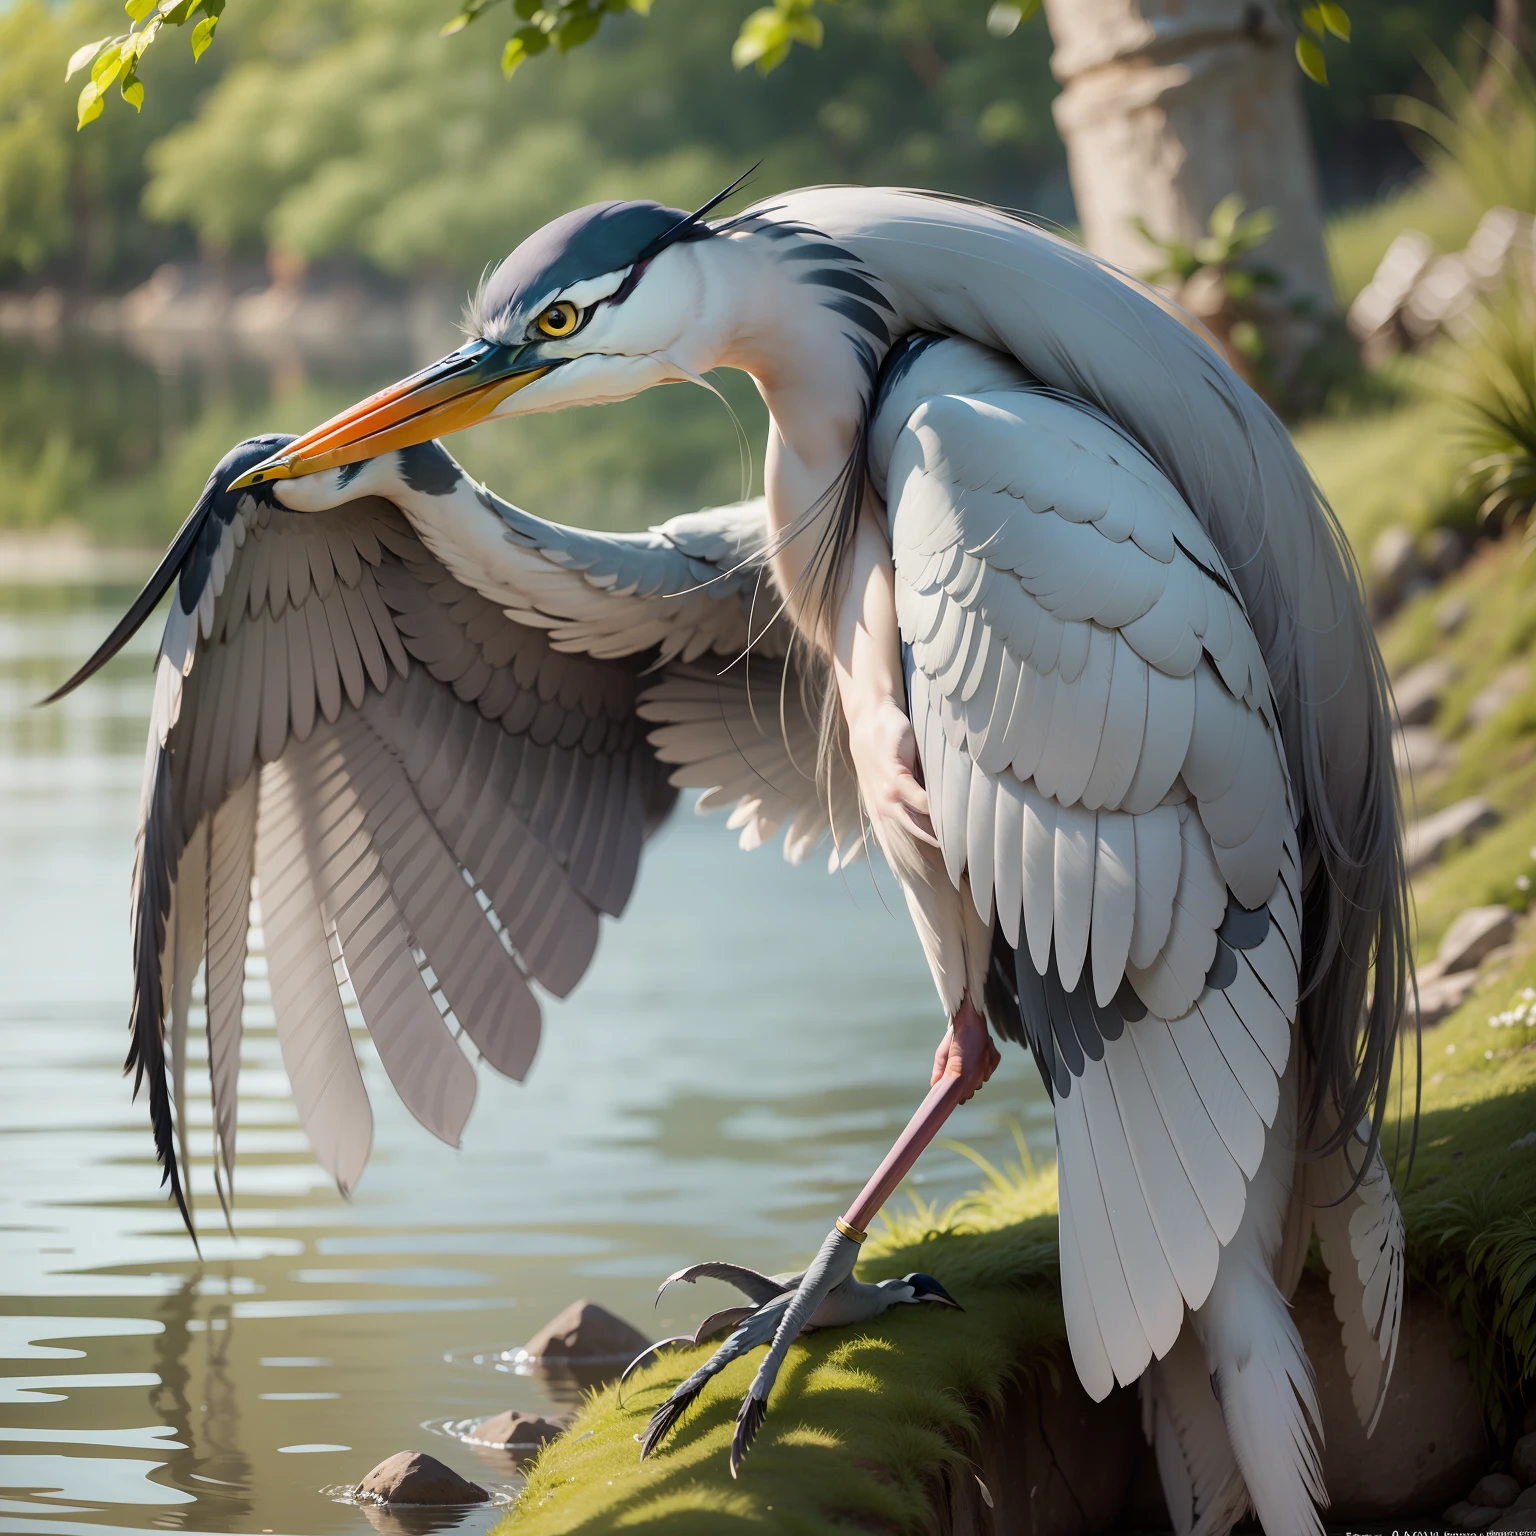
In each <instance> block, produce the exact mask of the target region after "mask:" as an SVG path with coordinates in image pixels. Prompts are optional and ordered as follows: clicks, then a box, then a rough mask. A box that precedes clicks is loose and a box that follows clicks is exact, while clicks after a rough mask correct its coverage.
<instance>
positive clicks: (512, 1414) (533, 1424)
mask: <svg viewBox="0 0 1536 1536" xmlns="http://www.w3.org/2000/svg"><path fill="white" fill-rule="evenodd" d="M636 1353H638V1351H636ZM559 1433H560V1426H559V1425H558V1424H551V1423H550V1421H549V1420H548V1419H545V1418H541V1417H540V1416H539V1415H538V1414H536V1413H524V1412H523V1411H522V1410H521V1409H519V1408H509V1409H507V1411H506V1412H505V1413H496V1414H492V1415H491V1417H490V1418H488V1419H482V1420H481V1421H480V1422H479V1423H478V1424H477V1425H475V1432H474V1436H473V1438H474V1439H476V1440H479V1441H482V1442H484V1443H485V1444H486V1445H504V1446H506V1447H507V1449H508V1450H519V1451H521V1450H528V1451H533V1450H537V1449H538V1448H539V1447H540V1446H541V1445H547V1444H548V1443H549V1442H550V1441H551V1440H553V1439H554V1438H555V1436H556V1435H558V1434H559Z"/></svg>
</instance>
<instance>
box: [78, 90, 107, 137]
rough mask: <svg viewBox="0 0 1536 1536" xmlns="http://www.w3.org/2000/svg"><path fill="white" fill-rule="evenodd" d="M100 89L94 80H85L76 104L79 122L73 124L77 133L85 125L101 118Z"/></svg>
mask: <svg viewBox="0 0 1536 1536" xmlns="http://www.w3.org/2000/svg"><path fill="white" fill-rule="evenodd" d="M101 94H102V93H101V87H100V86H99V85H97V84H96V82H95V81H94V80H87V81H86V83H85V89H84V90H82V91H81V92H80V100H79V103H78V114H79V120H78V121H77V122H76V124H75V130H76V132H78V131H79V130H80V129H81V128H84V127H85V125H86V124H87V123H93V122H95V121H96V119H97V118H98V117H100V116H101Z"/></svg>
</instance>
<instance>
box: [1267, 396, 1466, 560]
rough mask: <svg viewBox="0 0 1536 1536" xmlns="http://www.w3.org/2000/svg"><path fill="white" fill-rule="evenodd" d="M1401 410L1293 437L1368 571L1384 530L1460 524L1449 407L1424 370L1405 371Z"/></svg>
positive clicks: (1314, 425) (1327, 424)
mask: <svg viewBox="0 0 1536 1536" xmlns="http://www.w3.org/2000/svg"><path fill="white" fill-rule="evenodd" d="M1399 373H1400V381H1401V383H1400V387H1401V389H1402V391H1403V398H1402V399H1401V401H1400V403H1398V404H1396V405H1394V406H1392V407H1390V408H1388V409H1384V410H1377V411H1371V412H1369V413H1365V414H1358V415H1356V414H1351V415H1344V416H1336V417H1322V418H1319V419H1317V420H1315V421H1310V422H1307V423H1305V424H1304V425H1302V426H1301V427H1298V428H1297V429H1296V431H1295V432H1293V434H1292V436H1293V438H1294V440H1295V443H1296V447H1297V448H1298V449H1299V450H1300V452H1301V456H1302V458H1304V459H1305V460H1306V461H1307V466H1308V468H1310V469H1311V471H1312V473H1313V474H1314V475H1315V476H1316V477H1317V482H1318V484H1319V485H1321V486H1322V488H1323V490H1324V492H1325V493H1326V494H1327V496H1328V500H1329V502H1330V503H1331V504H1332V506H1333V510H1334V511H1335V512H1336V513H1337V514H1338V517H1339V521H1340V522H1341V523H1342V524H1343V527H1344V532H1345V533H1346V535H1347V536H1348V538H1349V541H1350V544H1351V545H1352V546H1353V548H1354V550H1355V552H1356V555H1357V557H1358V558H1359V560H1360V561H1361V562H1362V564H1364V563H1365V562H1367V561H1368V560H1369V558H1370V553H1371V547H1372V546H1373V545H1374V544H1375V542H1376V539H1377V538H1378V537H1379V535H1380V534H1381V532H1382V531H1383V529H1385V528H1386V527H1388V526H1389V525H1390V524H1392V523H1402V524H1403V525H1404V526H1406V527H1407V528H1409V529H1410V530H1412V531H1413V532H1414V533H1416V534H1423V533H1426V532H1427V531H1428V530H1429V529H1430V528H1433V527H1436V526H1438V525H1439V524H1441V523H1444V522H1448V521H1454V520H1457V513H1458V511H1459V508H1460V502H1461V498H1460V497H1459V496H1458V495H1457V491H1456V482H1457V480H1458V478H1459V476H1460V474H1461V469H1462V464H1463V462H1464V459H1465V455H1464V454H1461V453H1459V452H1458V449H1457V442H1456V436H1455V423H1454V422H1452V420H1451V413H1450V410H1449V408H1448V407H1447V406H1446V404H1445V403H1444V402H1443V401H1442V400H1440V399H1438V398H1437V397H1435V396H1434V395H1433V394H1431V393H1430V392H1429V389H1428V387H1427V385H1426V384H1425V383H1424V382H1423V381H1422V377H1421V374H1422V370H1420V369H1418V368H1416V367H1402V368H1401V369H1400V370H1399Z"/></svg>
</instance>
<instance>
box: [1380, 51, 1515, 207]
mask: <svg viewBox="0 0 1536 1536" xmlns="http://www.w3.org/2000/svg"><path fill="white" fill-rule="evenodd" d="M1474 36H1475V34H1474ZM1425 68H1426V69H1427V70H1428V72H1429V76H1430V81H1431V84H1432V86H1433V90H1434V98H1435V99H1432V100H1430V99H1423V98H1420V97H1417V96H1401V97H1398V98H1397V99H1396V100H1395V101H1394V102H1393V103H1392V113H1393V116H1394V117H1395V118H1396V119H1397V121H1398V122H1400V123H1402V124H1403V125H1405V126H1406V127H1408V128H1409V129H1411V130H1413V131H1414V132H1415V134H1416V135H1417V136H1418V146H1419V150H1420V153H1421V155H1422V157H1423V159H1424V163H1425V167H1426V169H1427V170H1428V172H1429V177H1430V181H1431V183H1432V185H1433V186H1434V188H1435V190H1436V191H1437V192H1439V193H1440V195H1441V196H1443V197H1445V198H1446V199H1447V200H1452V201H1455V202H1459V203H1460V204H1462V205H1463V206H1464V207H1466V208H1468V209H1469V210H1472V211H1473V213H1474V216H1476V215H1480V214H1481V213H1482V212H1483V210H1484V209H1487V208H1492V207H1495V206H1498V205H1500V204H1502V205H1503V206H1505V207H1508V208H1518V209H1520V210H1521V211H1522V212H1525V213H1536V76H1533V75H1532V73H1531V70H1530V69H1529V67H1528V66H1527V65H1526V64H1525V63H1523V62H1522V61H1521V60H1520V59H1519V58H1518V57H1517V56H1516V55H1515V54H1514V53H1513V52H1512V51H1511V49H1510V48H1509V46H1508V45H1507V44H1506V43H1504V42H1502V41H1501V40H1500V39H1497V38H1494V37H1490V36H1488V35H1487V33H1486V31H1485V32H1484V33H1483V36H1482V37H1481V39H1479V40H1477V41H1475V42H1474V46H1473V47H1472V49H1471V50H1470V52H1469V53H1468V54H1467V56H1465V57H1464V58H1463V59H1462V61H1461V63H1460V65H1458V64H1455V63H1453V62H1452V61H1451V60H1450V59H1449V58H1447V57H1446V56H1445V55H1444V54H1443V53H1434V54H1431V55H1430V57H1429V58H1428V59H1427V60H1426V61H1425Z"/></svg>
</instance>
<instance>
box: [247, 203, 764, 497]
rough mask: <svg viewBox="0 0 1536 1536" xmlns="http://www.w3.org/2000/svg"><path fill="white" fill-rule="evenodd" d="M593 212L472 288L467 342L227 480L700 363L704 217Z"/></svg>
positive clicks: (611, 394)
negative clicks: (696, 251)
mask: <svg viewBox="0 0 1536 1536" xmlns="http://www.w3.org/2000/svg"><path fill="white" fill-rule="evenodd" d="M739 184H740V183H739V181H738V182H733V183H732V185H731V186H729V187H727V188H726V189H725V190H724V191H723V192H721V193H719V194H718V195H717V196H716V197H714V198H711V199H710V201H709V202H708V203H706V204H705V205H704V206H703V207H702V208H699V209H696V210H695V211H694V212H692V213H689V212H686V211H685V210H683V209H679V208H668V207H665V206H663V205H662V204H660V203H651V202H609V203H593V204H591V205H590V206H588V207H586V208H578V209H576V210H575V211H574V212H572V213H568V214H565V215H563V216H562V217H561V218H558V219H555V220H554V221H553V222H552V223H549V224H546V225H545V226H544V227H543V228H542V229H540V230H537V231H535V232H534V233H533V234H532V235H530V236H529V237H528V238H527V239H526V240H524V241H523V243H522V244H521V245H519V246H518V247H517V249H516V250H514V251H513V252H512V254H511V255H510V256H508V257H507V258H506V260H505V261H503V262H502V263H501V264H500V266H498V267H497V268H496V269H495V270H494V271H493V272H492V273H491V274H490V275H489V276H488V277H487V278H486V279H485V281H484V282H482V283H481V285H480V289H479V291H478V292H477V293H476V294H475V296H474V298H473V299H472V300H471V301H470V305H469V308H468V311H467V313H466V322H467V324H466V329H467V330H468V331H469V332H470V339H469V340H468V341H466V342H465V344H464V345H463V346H462V347H459V348H458V349H457V350H456V351H454V352H450V353H449V354H448V356H447V357H444V358H441V359H439V361H437V362H435V363H433V364H431V365H430V366H429V367H426V368H423V369H422V370H420V372H418V373H414V374H412V375H411V376H410V377H409V378H406V379H403V380H401V381H400V382H399V383H398V384H393V385H391V386H390V387H389V388H388V389H385V390H382V391H380V392H379V393H378V394H376V395H372V396H370V397H369V398H368V399H367V400H364V401H362V402H361V403H359V404H358V405H355V406H352V407H351V408H350V409H348V410H345V411H343V412H342V413H341V414H340V415H339V416H333V417H332V418H331V419H330V420H329V421H327V422H324V423H322V424H321V425H320V426H318V427H316V428H315V429H314V430H313V431H311V432H308V433H305V434H304V436H302V437H300V438H297V439H296V440H295V441H293V442H292V443H290V444H288V445H287V446H286V447H285V448H284V449H283V450H282V451H281V452H280V453H278V454H274V455H273V456H272V457H271V458H270V459H269V460H267V461H265V462H264V463H262V464H259V465H257V466H255V467H253V468H252V469H250V470H248V471H246V473H245V474H243V475H242V476H241V477H240V479H239V480H237V481H236V482H234V483H233V484H232V485H231V487H230V488H231V489H234V488H235V487H236V486H245V485H255V484H258V483H260V482H262V481H267V480H280V479H289V478H292V477H293V476H297V475H307V474H313V473H315V472H317V471H319V470H323V469H335V468H338V467H339V466H341V465H345V464H354V463H357V462H358V461H359V460H362V459H368V458H372V457H374V456H375V455H376V454H379V453H383V452H386V451H387V450H390V449H396V448H407V447H410V446H412V445H414V444H416V443H422V442H426V441H428V440H429V439H431V438H434V437H443V436H446V435H447V434H449V433H451V432H457V431H460V430H461V429H463V428H464V427H469V426H473V425H475V424H476V423H477V422H482V421H489V420H492V419H493V418H496V417H501V416H512V415H524V414H528V413H530V412H533V411H552V410H559V409H560V408H561V407H563V406H567V405H595V404H599V403H602V402H605V401H610V400H623V399H627V398H628V397H629V396H631V395H635V394H638V393H640V391H642V390H644V389H649V388H650V387H651V386H652V385H654V384H665V383H674V382H683V381H687V380H691V379H695V378H697V376H698V374H699V372H701V371H703V370H705V369H708V368H709V367H712V366H713V364H714V357H713V355H712V351H711V348H712V342H713V341H714V340H715V338H713V337H712V335H711V332H712V330H713V329H714V327H712V325H711V323H710V317H709V315H708V313H707V310H708V307H709V306H708V305H707V304H706V303H705V302H704V296H703V291H702V290H703V286H704V285H703V283H702V280H701V272H700V268H699V263H698V261H697V258H696V255H695V254H694V248H695V247H696V246H697V245H698V243H699V242H701V241H705V240H708V239H710V238H711V237H712V236H713V235H714V234H715V231H714V230H713V229H712V228H711V226H710V225H709V224H707V223H705V222H704V216H705V215H706V214H707V213H709V212H710V211H711V210H712V209H713V208H714V207H715V206H716V205H717V204H718V203H720V202H721V201H722V200H723V199H724V198H725V197H727V196H728V195H729V194H730V193H731V192H732V191H734V190H735V188H736V186H738V185H739Z"/></svg>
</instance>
